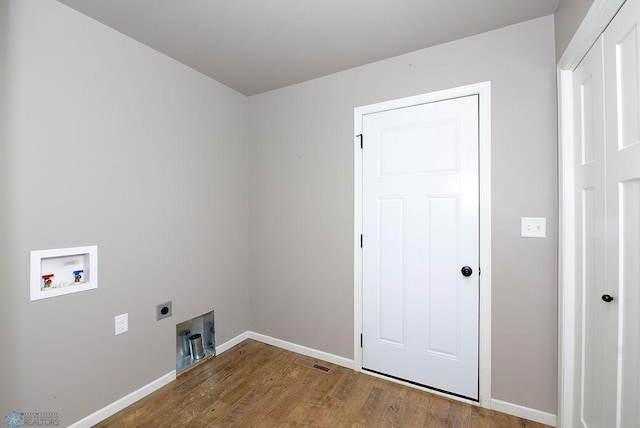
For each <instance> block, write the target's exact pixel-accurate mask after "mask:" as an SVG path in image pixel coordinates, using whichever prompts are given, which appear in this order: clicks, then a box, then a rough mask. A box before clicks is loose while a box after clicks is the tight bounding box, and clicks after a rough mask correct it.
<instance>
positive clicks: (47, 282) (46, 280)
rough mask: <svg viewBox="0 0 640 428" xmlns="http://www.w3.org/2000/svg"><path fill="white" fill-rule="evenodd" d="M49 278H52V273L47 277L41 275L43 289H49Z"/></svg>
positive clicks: (50, 280)
mask: <svg viewBox="0 0 640 428" xmlns="http://www.w3.org/2000/svg"><path fill="white" fill-rule="evenodd" d="M51 278H53V274H52V273H49V274H47V275H42V279H43V280H44V287H43V288H51V282H52V281H53V280H52V279H51Z"/></svg>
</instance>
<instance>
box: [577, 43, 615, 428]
mask: <svg viewBox="0 0 640 428" xmlns="http://www.w3.org/2000/svg"><path fill="white" fill-rule="evenodd" d="M602 61H603V50H602V37H601V38H599V39H598V41H597V42H596V43H595V44H594V45H593V47H592V48H591V50H590V51H589V53H588V54H587V55H586V56H585V58H584V59H583V60H582V62H581V63H580V65H579V66H578V67H577V68H576V70H575V72H574V74H573V84H574V91H573V93H574V109H575V114H574V119H575V125H574V134H575V135H574V141H575V142H576V155H575V158H574V159H575V174H576V177H575V183H576V194H575V200H576V301H577V302H579V306H578V308H577V310H576V314H577V320H576V327H577V331H576V347H577V353H576V362H577V364H578V368H579V369H578V373H581V376H579V377H577V378H576V385H575V391H577V394H576V400H577V402H576V405H575V407H574V412H575V415H574V420H575V421H579V424H580V425H579V426H581V427H588V428H595V427H613V426H614V419H612V416H613V413H612V410H613V409H615V365H613V364H611V363H612V358H614V348H613V347H614V346H615V333H613V332H615V329H616V320H615V312H614V311H612V308H611V305H609V304H607V303H606V302H604V301H603V300H602V298H601V296H603V295H605V294H607V288H606V286H605V272H606V251H605V245H604V242H605V236H606V227H605V226H606V224H605V149H604V88H603V71H602Z"/></svg>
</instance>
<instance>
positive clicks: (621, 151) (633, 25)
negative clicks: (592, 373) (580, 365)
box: [603, 0, 640, 427]
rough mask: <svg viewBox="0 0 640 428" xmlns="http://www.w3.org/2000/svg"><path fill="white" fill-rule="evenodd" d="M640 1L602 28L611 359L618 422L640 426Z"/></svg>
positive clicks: (629, 4) (631, 1)
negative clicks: (639, 70) (613, 370)
mask: <svg viewBox="0 0 640 428" xmlns="http://www.w3.org/2000/svg"><path fill="white" fill-rule="evenodd" d="M639 19H640V1H638V0H629V1H627V2H626V3H625V4H624V6H623V7H622V8H621V9H620V11H619V12H618V14H617V15H616V17H615V18H614V19H613V21H611V24H609V27H608V28H607V30H606V31H605V33H604V39H603V41H604V64H605V65H604V75H605V103H604V104H605V123H606V158H607V167H606V182H607V206H606V209H607V238H608V239H607V257H608V259H607V282H606V287H607V290H608V292H609V294H611V295H612V296H613V297H614V299H615V300H614V301H613V302H611V303H610V304H609V306H610V310H611V312H612V314H611V315H610V316H611V317H612V318H613V319H614V320H615V323H616V325H615V327H616V328H614V329H612V330H610V334H611V335H612V336H613V337H615V338H616V340H615V342H614V343H613V344H612V345H611V346H612V354H613V355H612V359H611V360H610V364H611V366H612V367H614V368H617V373H614V374H612V376H613V382H614V383H615V384H616V386H617V390H616V391H615V393H614V395H615V396H616V398H617V403H616V407H615V408H611V409H607V411H609V412H611V413H614V414H616V422H617V425H616V426H618V427H632V426H633V427H637V426H640V354H639V353H638V346H639V340H640V337H639V328H638V326H640V322H639V318H638V313H640V291H639V290H638V289H639V288H640V144H639V139H640V132H639V130H640V108H639V105H640V84H639V83H640V76H639V73H638V60H639V58H640V51H639V47H640V39H639V32H638V20H639Z"/></svg>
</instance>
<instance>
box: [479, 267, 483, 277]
mask: <svg viewBox="0 0 640 428" xmlns="http://www.w3.org/2000/svg"><path fill="white" fill-rule="evenodd" d="M481 273H482V271H481V270H480V266H478V276H480V274H481Z"/></svg>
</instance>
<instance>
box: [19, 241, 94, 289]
mask: <svg viewBox="0 0 640 428" xmlns="http://www.w3.org/2000/svg"><path fill="white" fill-rule="evenodd" d="M30 286H31V301H33V300H40V299H46V298H47V297H55V296H61V295H64V294H70V293H77V292H79V291H85V290H91V289H94V288H98V247H97V246H95V245H93V246H89V247H73V248H59V249H55V250H38V251H32V252H31V281H30Z"/></svg>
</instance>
